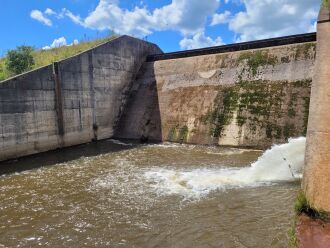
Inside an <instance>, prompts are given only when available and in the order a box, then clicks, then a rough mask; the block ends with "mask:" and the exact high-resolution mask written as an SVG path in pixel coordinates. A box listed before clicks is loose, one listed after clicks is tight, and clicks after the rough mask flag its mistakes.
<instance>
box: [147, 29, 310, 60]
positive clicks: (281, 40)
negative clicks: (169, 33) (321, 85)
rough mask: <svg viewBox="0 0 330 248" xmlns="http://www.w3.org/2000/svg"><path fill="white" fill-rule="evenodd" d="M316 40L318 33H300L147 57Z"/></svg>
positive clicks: (149, 58) (219, 51)
mask: <svg viewBox="0 0 330 248" xmlns="http://www.w3.org/2000/svg"><path fill="white" fill-rule="evenodd" d="M315 41H316V33H307V34H298V35H290V36H285V37H279V38H271V39H265V40H257V41H249V42H242V43H236V44H230V45H225V46H216V47H208V48H201V49H194V50H188V51H182V52H173V53H164V54H155V55H149V56H148V57H147V61H148V62H152V61H157V60H167V59H178V58H187V57H193V56H201V55H209V54H216V53H228V52H236V51H243V50H250V49H259V48H265V47H275V46H283V45H290V44H298V43H305V42H315Z"/></svg>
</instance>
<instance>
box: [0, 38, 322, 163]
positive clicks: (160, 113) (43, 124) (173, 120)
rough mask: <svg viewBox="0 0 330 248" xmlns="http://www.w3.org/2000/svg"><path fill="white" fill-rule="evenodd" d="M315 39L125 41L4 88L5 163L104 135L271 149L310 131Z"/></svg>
mask: <svg viewBox="0 0 330 248" xmlns="http://www.w3.org/2000/svg"><path fill="white" fill-rule="evenodd" d="M315 56H316V34H315V33H310V34H303V35H295V36H288V37H281V38H275V39H268V40H261V41H253V42H246V43H238V44H233V45H226V46H220V47H212V48H205V49H198V50H191V51H184V52H176V53H163V52H162V51H161V50H160V49H159V47H157V46H156V45H154V44H151V43H148V42H145V41H142V40H139V39H136V38H132V37H129V36H121V37H119V38H117V39H115V40H113V41H110V42H108V43H105V44H102V45H100V46H98V47H96V48H93V49H91V50H88V51H86V52H83V53H81V54H78V55H76V56H74V57H71V58H68V59H66V60H63V61H59V62H56V63H54V64H53V65H49V66H46V67H43V68H40V69H37V70H34V71H31V72H28V73H25V74H22V75H19V76H16V77H14V78H11V79H8V80H6V81H3V82H1V83H0V125H1V129H0V160H7V159H12V158H17V157H21V156H25V155H30V154H35V153H40V152H44V151H48V150H54V149H57V148H61V147H68V146H73V145H77V144H82V143H88V142H90V141H93V140H102V139H107V138H125V139H138V140H142V141H148V140H149V141H172V142H179V143H189V144H209V145H223V146H233V147H250V148H259V149H264V148H267V147H270V146H271V145H272V144H274V143H285V142H286V141H287V139H288V138H290V137H299V136H303V135H305V134H306V130H307V120H308V113H309V99H310V90H311V82H312V78H313V70H314V66H315Z"/></svg>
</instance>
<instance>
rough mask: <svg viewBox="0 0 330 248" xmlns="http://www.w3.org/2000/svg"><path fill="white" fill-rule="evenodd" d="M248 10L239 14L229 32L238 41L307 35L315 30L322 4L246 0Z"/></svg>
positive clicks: (295, 0) (297, 0)
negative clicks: (236, 36) (236, 37)
mask: <svg viewBox="0 0 330 248" xmlns="http://www.w3.org/2000/svg"><path fill="white" fill-rule="evenodd" d="M242 2H243V3H244V4H245V7H246V11H242V12H239V13H237V14H236V15H235V16H234V17H233V18H232V19H231V20H230V22H229V29H230V30H232V31H233V32H235V33H236V34H238V41H247V40H255V39H265V38H269V37H278V36H285V35H290V34H297V33H306V32H309V31H312V30H315V27H314V23H311V22H312V20H313V19H315V18H316V17H317V14H318V8H319V1H315V0H278V1H274V0H242Z"/></svg>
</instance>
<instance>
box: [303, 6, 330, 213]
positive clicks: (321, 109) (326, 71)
mask: <svg viewBox="0 0 330 248" xmlns="http://www.w3.org/2000/svg"><path fill="white" fill-rule="evenodd" d="M310 101H311V104H310V111H309V119H308V131H307V146H306V154H305V169H304V179H303V188H304V191H305V194H306V197H307V199H308V201H309V203H310V205H311V206H312V207H314V208H316V209H317V210H323V211H328V212H330V16H329V8H328V7H326V6H323V7H322V8H321V10H320V14H319V18H318V24H317V51H316V65H315V69H314V77H313V84H312V92H311V99H310Z"/></svg>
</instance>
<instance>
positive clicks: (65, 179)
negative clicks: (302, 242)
mask: <svg viewBox="0 0 330 248" xmlns="http://www.w3.org/2000/svg"><path fill="white" fill-rule="evenodd" d="M304 144H305V139H304V138H298V139H294V140H291V141H290V142H289V143H288V144H285V145H281V146H274V147H273V148H272V149H271V150H269V151H267V152H265V153H263V152H261V151H250V150H241V149H229V148H220V147H205V146H193V145H177V144H167V143H165V144H153V145H138V144H133V143H129V141H126V142H125V143H124V142H120V141H116V140H106V141H102V142H97V143H93V144H89V145H82V146H78V147H74V148H68V149H64V150H60V151H54V152H49V153H44V154H41V155H37V156H33V157H28V158H24V159H21V160H18V161H12V162H6V163H2V164H0V170H1V171H0V172H1V174H2V176H0V200H1V202H0V247H38V246H41V247H143V248H144V247H146V248H147V247H189V248H190V247H226V248H227V247H228V248H231V247H233V248H234V247H238V248H240V247H251V248H252V247H253V248H258V247H260V248H265V247H287V230H288V229H289V227H290V225H291V221H292V217H293V210H292V206H293V202H294V198H295V194H296V192H297V190H298V189H299V179H298V180H297V178H299V177H300V173H301V172H300V171H301V167H302V161H303V155H304ZM258 158H259V159H258Z"/></svg>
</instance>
